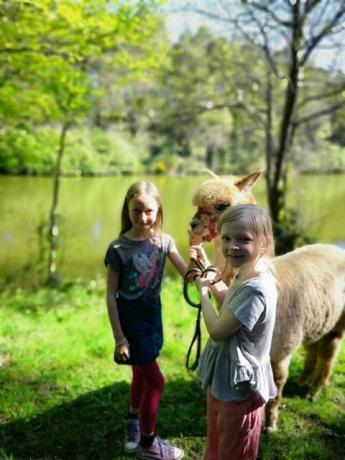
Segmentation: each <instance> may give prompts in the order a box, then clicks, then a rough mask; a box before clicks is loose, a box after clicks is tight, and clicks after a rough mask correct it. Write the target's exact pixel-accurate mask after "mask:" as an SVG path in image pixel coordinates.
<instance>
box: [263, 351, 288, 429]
mask: <svg viewBox="0 0 345 460" xmlns="http://www.w3.org/2000/svg"><path fill="white" fill-rule="evenodd" d="M290 361H291V355H289V356H287V357H286V358H285V359H283V360H282V361H272V362H271V364H272V370H273V376H274V381H275V384H276V386H277V390H278V392H277V396H276V397H275V398H274V399H272V400H270V401H269V402H268V403H267V404H266V410H265V425H266V429H267V431H269V432H272V431H275V430H276V429H277V423H278V411H279V405H280V402H281V399H282V395H283V388H284V385H285V382H286V380H287V378H288V375H289V364H290Z"/></svg>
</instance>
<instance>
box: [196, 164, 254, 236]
mask: <svg viewBox="0 0 345 460" xmlns="http://www.w3.org/2000/svg"><path fill="white" fill-rule="evenodd" d="M207 172H208V174H209V175H211V176H212V179H209V180H207V181H206V182H204V183H203V184H201V185H200V187H199V188H198V189H197V191H196V192H195V194H194V197H193V204H194V205H195V206H197V208H198V209H197V212H196V214H194V216H193V218H192V220H191V222H190V231H191V238H192V242H193V244H197V243H199V242H201V241H211V240H212V239H213V238H215V237H216V236H217V224H218V221H219V218H220V216H221V214H222V213H223V212H224V211H225V210H226V209H227V208H228V207H229V206H234V205H236V204H242V203H255V199H254V197H253V195H252V193H251V189H252V187H253V186H254V184H255V183H256V181H257V180H258V179H259V177H260V176H261V174H262V171H260V170H257V171H254V172H252V173H250V174H248V175H246V176H230V177H227V178H221V177H219V176H217V175H216V174H214V173H213V172H211V171H207Z"/></svg>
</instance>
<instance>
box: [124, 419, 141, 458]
mask: <svg viewBox="0 0 345 460" xmlns="http://www.w3.org/2000/svg"><path fill="white" fill-rule="evenodd" d="M139 442H140V426H139V420H137V419H129V420H128V422H127V428H126V435H125V451H126V452H127V453H128V454H132V453H134V452H135V451H136V450H137V447H138V445H139Z"/></svg>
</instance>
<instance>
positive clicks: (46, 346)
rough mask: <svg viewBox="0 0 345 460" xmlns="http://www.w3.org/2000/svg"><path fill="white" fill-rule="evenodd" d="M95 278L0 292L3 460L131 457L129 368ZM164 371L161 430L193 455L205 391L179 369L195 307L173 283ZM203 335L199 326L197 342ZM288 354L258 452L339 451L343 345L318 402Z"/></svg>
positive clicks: (344, 445)
mask: <svg viewBox="0 0 345 460" xmlns="http://www.w3.org/2000/svg"><path fill="white" fill-rule="evenodd" d="M104 293H105V288H104V285H103V282H102V281H97V282H95V281H93V282H91V283H90V284H89V285H85V284H81V283H78V282H76V283H73V284H71V285H69V286H65V287H64V288H63V289H62V288H60V289H41V290H38V291H37V292H34V293H32V292H31V293H30V292H25V291H22V290H20V289H17V290H16V291H9V290H5V291H4V292H2V294H1V295H0V302H1V310H0V423H1V425H0V459H15V460H18V459H54V460H58V459H63V460H65V459H66V460H67V459H68V460H69V459H71V460H79V459H102V460H106V459H113V460H114V459H116V460H121V459H129V458H132V459H133V457H130V456H127V455H125V454H124V453H123V451H122V442H123V430H124V417H125V415H126V412H127V400H128V391H129V382H130V369H129V368H128V367H126V366H115V365H114V364H113V362H112V353H113V342H112V335H111V331H110V326H109V325H108V319H107V315H106V308H105V300H104V297H105V294H104ZM162 298H163V305H164V313H163V314H164V324H165V344H164V348H163V350H162V353H161V357H160V358H159V360H160V365H161V368H162V370H163V373H164V375H165V378H166V386H165V390H164V394H163V397H162V401H161V407H160V411H159V419H158V427H157V431H158V433H159V434H160V435H161V436H162V437H164V438H167V439H168V440H169V441H171V442H175V443H176V445H179V446H181V447H183V448H184V449H185V458H186V459H187V460H188V459H199V458H200V457H201V454H202V452H203V450H204V447H205V426H206V423H205V408H206V406H205V394H204V393H203V391H202V390H201V388H200V385H199V383H198V381H197V380H196V379H195V376H194V375H193V374H191V373H188V372H187V371H186V369H185V364H184V363H185V357H186V351H187V349H188V346H189V344H190V340H191V338H192V335H193V332H194V324H195V318H196V311H195V310H194V309H192V308H190V307H189V306H188V305H187V304H186V303H185V301H184V300H183V296H182V287H181V284H180V282H178V281H173V280H166V282H165V284H164V287H163V292H162ZM205 339H206V333H205V330H203V340H204V341H205ZM302 358H303V350H300V351H298V352H297V353H296V354H295V356H294V359H293V362H292V365H291V370H290V378H289V380H288V382H287V385H286V387H285V397H284V405H283V408H282V409H281V412H280V425H279V430H278V431H277V432H276V433H273V434H271V435H269V436H268V435H266V434H263V436H262V439H261V446H260V459H271V460H273V459H277V460H283V459H286V460H287V459H291V460H298V459H310V460H314V459H325V460H326V459H331V460H337V459H339V460H340V459H344V458H345V372H344V370H345V346H344V344H343V347H342V351H341V353H340V355H339V357H338V360H337V363H336V367H335V370H334V372H333V376H332V379H331V382H330V385H329V386H328V387H327V388H325V389H324V390H323V391H322V393H321V395H320V396H319V399H318V400H317V402H315V403H310V402H308V401H307V400H305V399H304V398H303V395H302V392H301V390H300V389H299V388H298V387H297V385H296V384H295V380H296V378H297V376H298V374H299V372H300V371H301V366H302Z"/></svg>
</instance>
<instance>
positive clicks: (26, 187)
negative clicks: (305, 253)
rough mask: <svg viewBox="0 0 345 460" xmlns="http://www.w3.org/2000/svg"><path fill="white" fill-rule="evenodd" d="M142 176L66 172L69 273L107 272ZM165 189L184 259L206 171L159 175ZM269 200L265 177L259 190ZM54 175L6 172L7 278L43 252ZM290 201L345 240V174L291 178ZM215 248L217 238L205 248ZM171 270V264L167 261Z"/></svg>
mask: <svg viewBox="0 0 345 460" xmlns="http://www.w3.org/2000/svg"><path fill="white" fill-rule="evenodd" d="M138 179H139V178H138V177H97V178H63V179H62V181H61V194H60V206H59V212H60V219H61V223H60V245H61V246H60V252H59V257H58V269H59V271H60V272H61V275H62V276H73V277H75V276H77V277H80V278H87V279H93V278H95V277H97V276H99V275H104V272H105V270H104V266H103V255H104V252H105V250H106V248H107V245H108V243H109V242H110V241H111V240H112V239H114V238H115V237H116V236H117V234H118V232H119V229H120V226H119V219H120V212H121V207H122V203H123V198H124V195H125V193H126V190H127V188H128V187H129V185H131V184H132V183H133V182H134V181H136V180H138ZM151 180H152V181H153V182H155V183H156V185H157V186H158V188H159V190H160V191H161V196H162V202H163V209H164V230H165V231H166V232H167V233H169V234H171V235H172V236H173V237H174V238H175V240H176V243H177V245H178V248H179V250H180V252H181V253H182V255H183V256H184V257H187V255H188V236H187V229H188V223H189V220H190V218H191V216H192V215H193V213H194V211H195V210H194V208H193V206H192V197H193V194H194V192H195V190H196V188H197V187H198V186H199V185H200V184H201V183H202V182H204V181H205V177H201V176H200V177H174V178H171V177H153V178H151ZM254 192H255V196H256V199H257V201H258V203H259V204H261V205H262V206H266V200H265V191H264V181H263V180H261V181H259V183H258V184H257V185H256V186H255V188H254ZM51 193H52V179H51V178H33V177H5V176H0V194H1V195H0V196H1V201H0V212H1V219H0V276H1V277H3V276H4V274H6V273H11V272H14V271H16V270H17V269H18V268H20V267H21V266H23V265H24V264H26V263H27V262H30V261H32V262H35V261H36V260H37V257H38V252H39V242H38V233H37V227H38V226H39V224H40V223H41V222H42V221H44V220H45V219H47V216H48V213H49V209H50V204H51ZM288 199H289V202H290V203H291V204H293V205H294V206H295V207H296V208H297V209H298V210H299V211H300V212H301V213H302V214H303V216H304V221H305V225H306V226H307V229H308V233H309V234H310V236H313V237H315V238H316V240H317V241H320V242H330V243H343V244H344V241H345V217H344V212H345V176H341V175H335V176H302V177H295V178H293V179H292V180H291V184H290V189H289V195H288ZM208 248H209V250H210V251H211V250H212V246H211V244H209V245H207V246H206V249H208ZM167 269H168V271H169V272H171V267H170V265H169V264H168V267H167Z"/></svg>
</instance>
